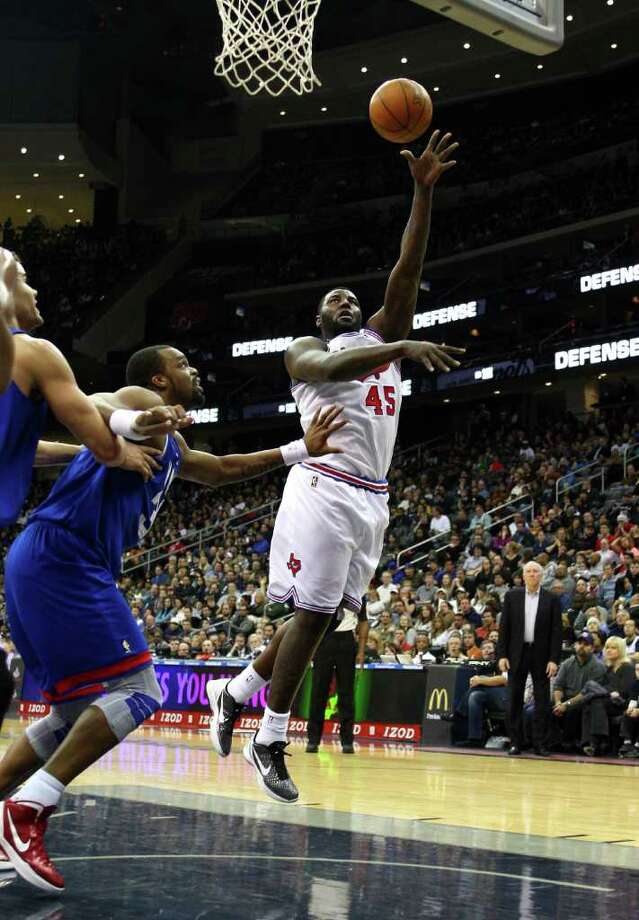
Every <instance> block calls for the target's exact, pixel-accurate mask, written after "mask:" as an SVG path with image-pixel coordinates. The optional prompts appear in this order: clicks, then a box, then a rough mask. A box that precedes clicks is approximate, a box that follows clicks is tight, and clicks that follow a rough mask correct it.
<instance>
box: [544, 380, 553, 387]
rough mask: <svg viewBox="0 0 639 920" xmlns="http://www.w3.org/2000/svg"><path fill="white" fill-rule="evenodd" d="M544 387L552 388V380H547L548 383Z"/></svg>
mask: <svg viewBox="0 0 639 920" xmlns="http://www.w3.org/2000/svg"><path fill="white" fill-rule="evenodd" d="M544 386H547V387H551V386H552V380H547V381H546V383H545V384H544Z"/></svg>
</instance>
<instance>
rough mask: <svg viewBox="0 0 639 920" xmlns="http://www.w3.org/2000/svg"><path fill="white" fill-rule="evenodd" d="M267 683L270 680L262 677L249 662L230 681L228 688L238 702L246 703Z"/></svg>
mask: <svg viewBox="0 0 639 920" xmlns="http://www.w3.org/2000/svg"><path fill="white" fill-rule="evenodd" d="M267 684H268V681H267V680H264V678H263V677H260V675H259V674H258V673H257V671H256V670H255V668H254V667H253V665H252V664H248V665H247V666H246V667H245V668H244V670H243V671H240V673H239V674H236V676H235V677H234V678H232V680H230V681H229V682H228V684H227V685H226V689H227V691H228V692H229V693H230V694H231V696H232V697H233V699H234V700H235V702H236V703H246V701H247V700H250V698H251V697H252V696H253V694H254V693H258V692H259V691H260V690H261V689H262V687H265V686H266V685H267Z"/></svg>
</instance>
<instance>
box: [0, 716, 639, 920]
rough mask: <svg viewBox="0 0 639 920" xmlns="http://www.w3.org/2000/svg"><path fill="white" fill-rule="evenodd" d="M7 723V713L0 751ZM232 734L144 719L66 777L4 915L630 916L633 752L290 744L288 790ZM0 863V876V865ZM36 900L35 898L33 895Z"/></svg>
mask: <svg viewBox="0 0 639 920" xmlns="http://www.w3.org/2000/svg"><path fill="white" fill-rule="evenodd" d="M22 729H23V725H21V724H20V723H18V722H17V721H16V720H11V721H9V722H8V723H6V725H5V729H4V731H3V736H2V739H1V740H0V755H1V754H2V752H3V750H4V748H5V747H6V744H7V741H8V740H9V739H10V737H11V736H14V735H15V734H17V733H19V732H20V731H22ZM241 746H242V739H240V738H237V739H236V741H235V744H234V748H233V753H232V755H231V756H230V757H229V758H228V759H226V760H221V759H219V758H217V757H216V756H215V754H214V753H213V752H212V751H211V750H210V748H209V744H208V735H206V734H197V733H194V734H192V735H189V734H186V733H182V732H177V731H175V730H171V729H143V730H140V731H138V732H137V733H136V735H135V736H134V737H133V738H132V739H131V740H129V741H126V742H124V743H123V744H121V745H120V746H119V747H118V748H116V749H115V750H114V751H112V752H111V753H110V754H108V755H107V756H106V757H104V758H103V759H102V760H101V761H100V762H99V763H98V764H96V765H95V766H94V767H92V768H91V769H90V770H88V771H87V772H86V773H85V774H84V775H83V776H82V777H81V778H79V779H78V780H77V781H76V782H75V783H73V784H72V786H71V787H70V789H69V792H68V794H67V795H66V796H65V797H64V799H63V800H62V803H61V806H60V809H59V811H58V813H57V815H56V816H55V818H54V819H53V820H52V822H51V827H50V830H49V832H48V835H47V840H48V847H49V852H50V854H51V856H52V858H53V860H54V862H55V863H56V865H58V867H59V869H60V870H61V871H62V872H63V873H64V875H65V877H66V880H67V892H66V893H65V895H64V896H63V898H62V900H61V901H60V902H59V904H58V905H56V904H55V903H53V904H51V902H50V901H47V902H46V903H45V904H44V905H43V902H42V899H41V898H39V896H38V895H37V894H35V895H34V892H33V890H32V889H30V888H29V887H27V886H26V885H25V884H24V883H23V882H21V881H20V880H15V879H14V880H13V881H12V880H11V879H10V878H8V877H7V874H5V879H6V881H0V889H1V890H0V916H7V917H11V920H111V918H113V920H134V918H135V920H137V918H139V917H140V916H145V917H146V918H148V920H155V918H158V920H160V918H162V920H196V918H197V920H204V918H206V920H208V918H209V917H210V918H215V920H225V918H228V920H244V918H256V920H257V918H259V920H267V918H268V920H291V918H293V920H296V918H300V920H306V918H311V920H329V918H330V920H355V918H356V920H379V918H380V917H382V916H383V917H384V920H417V918H419V920H422V918H423V920H426V918H429V920H430V918H432V917H434V916H437V917H441V918H446V920H447V918H451V920H452V918H453V917H454V918H455V920H460V918H461V920H466V918H468V920H471V918H472V920H513V918H516V920H557V918H561V920H571V918H574V917H579V918H580V920H600V918H601V917H606V916H615V915H617V914H619V915H622V914H623V915H624V916H639V853H637V848H638V847H639V803H638V802H637V796H636V789H637V780H638V779H639V766H634V765H626V764H619V765H617V764H606V763H597V762H593V761H589V760H588V761H586V760H584V761H581V762H577V761H559V760H551V761H548V760H542V759H534V758H524V757H522V758H518V759H511V758H508V757H506V756H500V755H494V756H491V755H477V754H461V753H446V752H431V751H420V750H418V749H416V748H414V747H410V746H401V745H392V744H374V745H369V746H366V745H362V746H361V747H360V748H359V750H358V752H357V754H356V755H355V756H347V755H343V754H342V753H341V750H340V748H339V745H338V744H337V743H333V742H328V743H325V744H324V745H323V747H322V748H321V750H320V753H319V755H310V754H306V753H305V752H304V745H303V743H302V742H301V741H297V742H294V743H293V744H292V746H291V747H292V751H293V757H292V758H291V760H290V761H289V767H290V770H291V773H292V775H293V776H294V778H295V780H296V782H297V783H298V785H299V787H300V790H301V793H302V794H301V799H300V802H299V803H298V804H296V805H293V806H291V805H288V806H286V805H280V804H278V803H275V802H272V801H271V800H269V799H267V798H265V796H264V795H263V793H262V792H261V790H260V789H258V787H257V785H256V783H255V779H254V776H253V772H252V769H251V768H250V767H249V766H248V764H246V762H245V761H244V759H243V757H242V755H241ZM0 878H2V876H0ZM47 904H48V905H49V906H47Z"/></svg>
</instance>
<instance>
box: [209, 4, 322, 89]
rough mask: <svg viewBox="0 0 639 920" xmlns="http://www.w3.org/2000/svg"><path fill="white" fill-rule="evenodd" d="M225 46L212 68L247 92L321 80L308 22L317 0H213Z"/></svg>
mask: <svg viewBox="0 0 639 920" xmlns="http://www.w3.org/2000/svg"><path fill="white" fill-rule="evenodd" d="M216 2H217V8H218V10H219V12H220V17H221V19H222V39H223V41H224V47H223V48H222V51H221V52H220V54H218V56H217V57H216V58H215V74H216V76H218V77H224V78H225V79H226V80H227V81H228V82H229V83H230V84H231V86H234V87H236V88H239V87H242V88H243V89H244V90H246V92H247V93H248V94H249V95H250V96H255V95H256V94H257V93H259V92H262V91H264V92H267V93H269V94H270V95H271V96H279V95H280V93H283V92H284V90H286V89H291V90H292V91H293V92H294V93H296V95H298V96H302V95H303V94H304V93H311V92H312V91H313V87H314V86H321V85H322V84H321V83H320V81H319V80H318V78H317V76H316V75H315V72H314V71H313V27H314V25H315V16H316V15H317V11H318V9H319V5H320V3H321V0H216Z"/></svg>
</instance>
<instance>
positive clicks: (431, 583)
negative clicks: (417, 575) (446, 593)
mask: <svg viewBox="0 0 639 920" xmlns="http://www.w3.org/2000/svg"><path fill="white" fill-rule="evenodd" d="M436 592H437V585H436V584H435V577H434V575H433V573H432V572H425V573H424V580H423V583H422V584H421V585H420V586H419V587H418V589H417V591H416V592H415V600H416V602H417V604H418V606H419V605H420V604H431V603H432V602H433V600H434V598H435V594H436Z"/></svg>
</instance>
